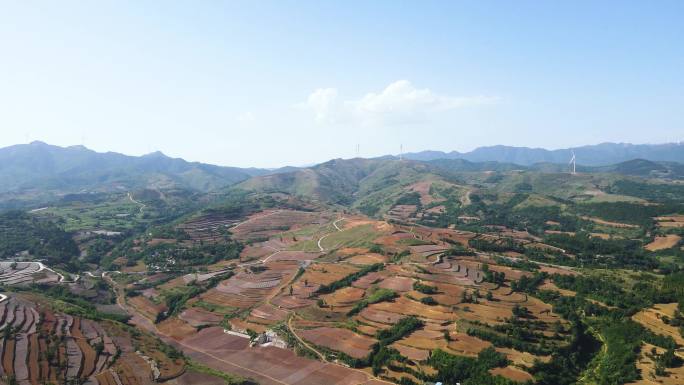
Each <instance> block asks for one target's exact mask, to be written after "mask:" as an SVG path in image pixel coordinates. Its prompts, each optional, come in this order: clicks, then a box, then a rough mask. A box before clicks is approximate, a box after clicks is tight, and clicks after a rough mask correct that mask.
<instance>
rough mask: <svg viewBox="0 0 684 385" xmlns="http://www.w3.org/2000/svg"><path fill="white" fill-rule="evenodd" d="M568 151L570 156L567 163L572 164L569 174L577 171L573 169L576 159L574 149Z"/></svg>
mask: <svg viewBox="0 0 684 385" xmlns="http://www.w3.org/2000/svg"><path fill="white" fill-rule="evenodd" d="M570 152H571V153H572V158H570V162H569V163H568V164H569V165H571V166H572V171H570V174H573V175H575V174H576V173H577V171H576V170H575V160H576V158H575V151H574V150H570Z"/></svg>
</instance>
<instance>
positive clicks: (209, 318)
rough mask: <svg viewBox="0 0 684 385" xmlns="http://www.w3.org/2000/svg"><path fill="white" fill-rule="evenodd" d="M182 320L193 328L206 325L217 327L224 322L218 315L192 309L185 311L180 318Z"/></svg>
mask: <svg viewBox="0 0 684 385" xmlns="http://www.w3.org/2000/svg"><path fill="white" fill-rule="evenodd" d="M178 318H180V319H181V320H183V321H185V322H187V323H188V324H190V325H191V326H193V327H199V326H204V325H215V324H218V323H219V322H221V320H223V317H221V316H220V315H218V314H214V313H212V312H209V311H206V310H204V309H199V308H196V307H192V308H190V309H187V310H184V311H183V312H182V313H181V314H180V315H179V316H178Z"/></svg>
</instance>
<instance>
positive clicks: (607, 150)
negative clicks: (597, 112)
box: [404, 143, 684, 166]
mask: <svg viewBox="0 0 684 385" xmlns="http://www.w3.org/2000/svg"><path fill="white" fill-rule="evenodd" d="M571 151H574V152H575V155H576V156H577V164H581V165H585V166H607V165H611V164H616V163H620V162H625V161H628V160H632V159H646V160H651V161H668V162H684V143H665V144H629V143H601V144H596V145H588V146H581V147H575V148H573V149H570V148H566V149H558V150H546V149H543V148H529V147H511V146H501V145H499V146H487V147H478V148H476V149H475V150H473V151H470V152H465V153H460V152H458V151H451V152H442V151H420V152H413V153H407V154H404V157H405V158H407V159H413V160H423V161H428V160H435V159H465V160H469V161H471V162H490V161H495V162H504V163H514V164H519V165H522V166H529V165H532V164H535V163H562V164H566V163H568V161H569V160H570V158H571V157H572V153H571Z"/></svg>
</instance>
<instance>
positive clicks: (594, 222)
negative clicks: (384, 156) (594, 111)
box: [0, 159, 684, 385]
mask: <svg viewBox="0 0 684 385" xmlns="http://www.w3.org/2000/svg"><path fill="white" fill-rule="evenodd" d="M482 167H484V166H482ZM486 168H489V169H488V170H475V171H472V170H463V169H462V168H458V167H448V165H445V164H439V165H435V164H433V163H429V162H419V161H409V160H394V159H390V160H365V159H353V160H347V161H344V160H335V161H331V162H328V163H324V164H321V165H318V166H315V167H312V168H310V169H306V170H294V171H289V172H283V173H278V174H272V175H265V176H257V177H254V178H251V179H248V180H247V181H245V182H242V183H238V184H236V185H234V186H232V187H228V188H224V189H219V190H216V191H214V192H213V193H211V194H207V193H201V192H199V191H186V190H182V189H178V188H174V189H163V188H152V187H149V188H145V189H137V190H131V191H126V192H120V193H116V192H107V193H103V192H99V193H90V194H80V195H65V197H63V198H61V199H59V200H56V201H50V202H47V203H48V204H44V205H41V207H40V210H33V209H31V208H30V207H28V208H26V209H25V210H12V211H6V212H4V213H0V217H1V218H0V219H2V221H0V226H2V228H3V229H4V230H3V231H4V232H5V234H6V236H5V237H4V238H3V242H4V243H3V248H2V251H3V256H4V259H5V261H4V262H1V263H0V284H1V285H2V289H3V291H2V293H3V295H4V296H5V297H3V298H4V300H3V301H2V303H0V306H3V309H4V310H3V311H2V314H3V317H4V318H3V320H4V321H3V325H6V326H4V330H9V332H5V333H4V334H3V339H2V341H3V345H2V346H3V348H2V352H3V353H2V354H3V355H2V357H3V364H2V375H3V376H4V378H5V379H6V380H7V381H14V382H15V383H20V384H31V385H33V384H39V383H42V382H45V381H66V382H69V381H71V382H79V381H80V382H81V383H89V384H114V383H116V384H147V383H153V382H157V383H169V384H189V383H194V381H199V382H198V383H207V384H209V383H219V382H220V383H229V384H250V383H259V384H288V385H295V384H302V385H304V384H321V383H329V384H340V385H343V384H344V385H352V384H385V383H386V384H390V383H398V384H404V385H405V384H423V383H427V382H436V381H442V382H443V383H445V384H455V383H457V382H460V383H462V384H468V385H473V384H478V385H480V384H484V385H486V384H496V385H501V384H516V383H530V384H532V383H534V384H548V385H551V384H554V385H556V384H560V385H562V384H574V383H583V384H623V383H640V384H648V383H659V381H661V379H663V378H667V379H668V380H669V379H676V378H679V377H677V376H679V374H678V373H679V372H680V371H681V362H682V360H684V353H682V352H683V351H684V350H682V349H684V345H683V343H682V336H681V330H682V328H681V327H680V325H684V324H681V322H683V321H684V318H682V317H681V314H680V309H681V306H682V305H681V304H684V294H683V293H684V278H682V277H684V275H683V274H684V273H681V272H680V271H681V269H682V267H684V250H683V246H684V245H683V244H682V235H683V234H682V230H681V228H680V227H679V226H676V224H677V223H678V221H679V217H681V216H682V215H684V190H683V186H682V185H681V184H680V183H678V182H677V181H672V180H669V179H653V178H652V179H645V178H642V177H636V176H624V175H619V174H615V173H578V174H577V175H572V174H569V173H558V172H540V171H531V170H516V169H512V170H511V169H509V168H508V167H503V168H500V167H499V166H497V165H495V164H494V165H489V166H488V167H486ZM44 207H45V208H44ZM18 314H20V315H18ZM52 330H57V331H58V333H57V334H56V337H57V339H58V340H59V341H56V342H55V347H54V348H53V347H51V346H52V345H50V344H51V343H52V342H51V341H52V340H53V337H49V334H50V333H51V331H52ZM107 341H109V342H107ZM60 344H61V345H60ZM672 383H676V382H672Z"/></svg>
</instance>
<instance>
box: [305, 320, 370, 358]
mask: <svg viewBox="0 0 684 385" xmlns="http://www.w3.org/2000/svg"><path fill="white" fill-rule="evenodd" d="M297 334H299V336H300V337H302V338H304V339H305V340H307V341H310V342H311V343H313V344H314V345H319V346H324V347H326V348H328V349H332V350H336V351H340V352H343V353H346V354H347V355H349V356H351V357H354V358H363V357H366V356H367V355H368V353H370V348H371V346H372V345H373V344H374V343H375V342H376V341H375V340H374V339H372V338H369V337H366V336H362V335H360V334H356V333H354V332H353V331H351V330H348V329H340V328H329V327H322V328H317V329H308V330H302V331H299V332H297Z"/></svg>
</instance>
